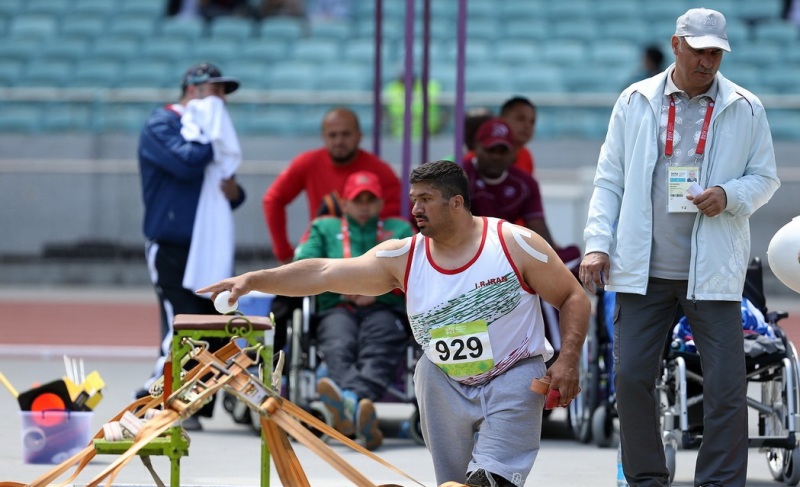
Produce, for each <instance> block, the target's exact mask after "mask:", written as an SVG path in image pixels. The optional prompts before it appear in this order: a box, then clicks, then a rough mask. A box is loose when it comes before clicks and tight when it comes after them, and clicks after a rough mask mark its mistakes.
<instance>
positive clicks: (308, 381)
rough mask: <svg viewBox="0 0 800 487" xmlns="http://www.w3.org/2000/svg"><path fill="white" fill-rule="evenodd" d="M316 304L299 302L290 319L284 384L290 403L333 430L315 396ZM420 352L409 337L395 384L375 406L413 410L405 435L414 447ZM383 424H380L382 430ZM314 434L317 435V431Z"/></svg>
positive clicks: (419, 435) (317, 363)
mask: <svg viewBox="0 0 800 487" xmlns="http://www.w3.org/2000/svg"><path fill="white" fill-rule="evenodd" d="M314 304H315V300H314V297H313V296H306V297H304V298H302V305H301V306H300V307H298V308H296V309H295V310H294V312H293V315H292V320H291V328H290V329H289V330H288V331H289V334H288V338H287V347H288V350H289V353H288V360H287V362H288V374H287V383H286V386H287V387H286V391H285V394H286V397H288V398H289V400H290V401H292V402H293V403H295V404H297V405H298V406H300V407H302V408H303V409H305V410H307V411H309V412H310V413H311V414H313V415H314V416H315V417H317V418H318V419H321V420H322V421H324V422H325V423H326V424H328V425H330V426H331V427H332V426H333V418H332V417H331V415H330V413H329V411H328V410H327V409H326V408H325V406H324V405H323V403H322V401H320V400H319V399H318V396H317V380H318V379H319V378H320V377H321V376H322V375H324V373H322V372H321V370H320V369H321V366H323V367H324V364H323V361H324V360H323V358H322V357H321V356H320V353H319V350H318V348H317V344H316V341H315V338H314V328H315V325H316V321H315V306H314ZM421 353H422V351H421V348H420V347H419V345H417V343H416V342H415V341H414V339H413V337H409V341H408V345H407V347H406V350H405V356H404V357H403V358H402V359H401V360H400V361H399V363H398V367H397V371H396V373H395V380H394V381H393V382H392V384H390V385H389V387H388V388H387V389H386V392H385V394H384V396H383V397H382V398H381V399H380V400H379V401H378V402H394V403H407V404H412V405H413V406H414V411H413V412H412V413H411V415H410V416H409V418H408V419H407V421H406V422H405V423H406V424H407V426H408V429H407V434H408V437H410V438H411V439H412V440H413V441H414V442H415V443H416V444H418V445H424V444H425V441H424V439H423V438H422V429H421V426H420V416H419V407H418V405H417V400H416V397H415V395H414V382H413V377H414V367H415V366H416V363H417V360H418V359H419V357H420V355H421ZM384 426H385V423H384V422H382V423H381V429H384ZM399 430H400V433H401V434H403V433H404V431H405V428H404V425H400V428H399ZM314 432H315V433H317V434H319V432H317V431H316V430H314ZM319 436H320V438H322V439H323V440H327V437H326V436H325V435H322V434H319Z"/></svg>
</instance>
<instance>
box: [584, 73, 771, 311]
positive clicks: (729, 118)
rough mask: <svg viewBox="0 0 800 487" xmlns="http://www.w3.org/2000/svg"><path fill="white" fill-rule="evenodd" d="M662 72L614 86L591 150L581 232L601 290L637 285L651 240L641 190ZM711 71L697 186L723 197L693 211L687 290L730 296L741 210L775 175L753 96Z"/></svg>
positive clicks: (739, 250) (653, 142) (746, 247)
mask: <svg viewBox="0 0 800 487" xmlns="http://www.w3.org/2000/svg"><path fill="white" fill-rule="evenodd" d="M670 70H671V67H670V68H668V69H667V70H665V71H664V72H663V73H661V74H658V75H656V76H653V77H652V78H648V79H646V80H643V81H639V82H637V83H634V84H633V85H631V86H629V87H628V88H627V89H626V90H625V91H623V92H622V94H621V95H620V97H619V99H618V100H617V102H616V104H615V105H614V109H613V111H612V113H611V120H610V122H609V125H608V133H607V134H606V139H605V142H604V143H603V146H602V148H601V149H600V157H599V160H598V162H597V172H596V174H595V179H594V192H593V193H592V199H591V201H590V203H589V216H588V220H587V223H586V229H585V230H584V234H583V236H584V240H585V242H586V250H585V252H586V253H587V254H588V253H590V252H603V253H606V254H608V256H609V260H610V265H611V269H610V271H609V276H608V278H607V285H606V289H607V290H609V291H617V292H626V293H635V294H645V293H646V292H647V281H648V277H649V276H648V274H649V268H650V252H651V250H652V238H653V207H652V204H651V198H650V194H651V190H652V181H653V171H654V169H655V166H656V161H657V159H658V155H659V154H658V151H659V144H658V139H657V137H658V131H659V123H658V121H659V117H660V111H661V104H662V96H663V95H664V86H665V82H666V76H667V73H668V72H669V71H670ZM716 77H717V81H718V86H719V93H718V95H717V100H716V106H715V107H714V113H713V115H712V118H711V126H710V128H709V131H708V141H707V145H706V148H707V149H706V155H705V157H706V159H705V161H704V162H703V164H704V166H703V171H702V175H701V176H702V179H701V181H699V184H700V185H701V186H702V187H704V188H709V187H711V186H719V187H721V188H722V189H724V190H725V194H726V196H727V200H728V203H727V206H726V207H725V210H724V211H723V212H722V213H721V214H720V215H719V216H716V217H714V218H709V217H707V216H704V215H703V214H702V213H700V212H698V214H697V217H696V219H695V222H694V228H693V230H692V238H691V242H692V258H691V262H690V266H689V287H688V295H687V298H688V299H693V300H721V301H739V300H741V299H742V290H743V288H744V279H745V273H746V271H747V263H748V261H749V259H750V224H749V218H750V215H752V214H753V213H754V212H755V211H756V210H757V209H758V208H760V207H761V206H762V205H764V204H765V203H767V201H769V199H770V198H771V197H772V195H773V194H774V193H775V191H776V190H777V189H778V187H779V186H780V181H779V180H778V176H777V171H776V167H775V153H774V151H773V147H772V136H771V134H770V131H769V125H768V124H767V117H766V114H765V112H764V106H763V105H762V104H761V101H760V100H759V99H758V98H757V97H756V96H755V95H753V94H752V93H750V92H749V91H747V90H745V89H743V88H741V87H740V86H738V85H736V84H734V83H733V82H731V81H730V80H728V79H727V78H725V77H724V76H722V74H720V73H719V72H718V73H717V76H716ZM656 231H661V232H668V231H670V230H669V229H656Z"/></svg>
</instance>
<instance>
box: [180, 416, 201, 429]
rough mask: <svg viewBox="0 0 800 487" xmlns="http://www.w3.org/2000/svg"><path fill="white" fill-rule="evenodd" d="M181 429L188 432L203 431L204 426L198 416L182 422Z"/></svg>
mask: <svg viewBox="0 0 800 487" xmlns="http://www.w3.org/2000/svg"><path fill="white" fill-rule="evenodd" d="M181 427H183V429H185V430H186V431H203V425H202V424H201V423H200V419H199V418H198V417H197V416H189V417H188V418H186V419H184V420H182V421H181Z"/></svg>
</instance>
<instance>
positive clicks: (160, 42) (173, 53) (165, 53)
mask: <svg viewBox="0 0 800 487" xmlns="http://www.w3.org/2000/svg"><path fill="white" fill-rule="evenodd" d="M195 45H196V44H195V43H193V42H192V41H190V40H187V39H171V38H163V37H152V38H149V39H145V40H144V41H142V47H141V48H140V51H139V55H137V56H136V58H140V57H141V59H146V60H148V61H156V62H168V63H174V64H180V65H184V64H189V63H191V60H192V56H191V52H192V48H193V47H194V46H195Z"/></svg>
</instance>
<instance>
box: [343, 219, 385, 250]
mask: <svg viewBox="0 0 800 487" xmlns="http://www.w3.org/2000/svg"><path fill="white" fill-rule="evenodd" d="M341 220H342V257H344V258H345V259H349V258H350V257H352V256H353V251H352V249H351V247H350V228H349V227H348V225H347V217H342V218H341ZM382 241H383V220H378V233H377V235H376V236H375V243H376V244H378V243H380V242H382Z"/></svg>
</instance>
